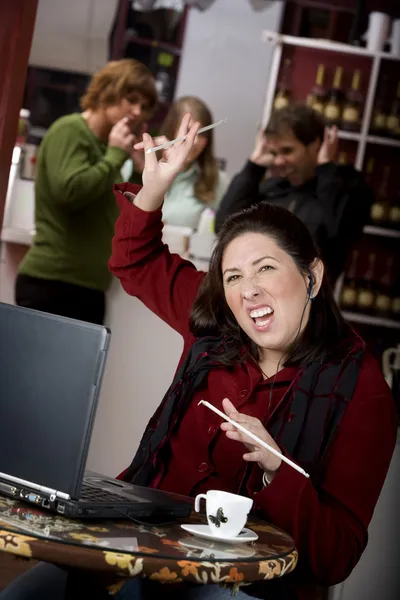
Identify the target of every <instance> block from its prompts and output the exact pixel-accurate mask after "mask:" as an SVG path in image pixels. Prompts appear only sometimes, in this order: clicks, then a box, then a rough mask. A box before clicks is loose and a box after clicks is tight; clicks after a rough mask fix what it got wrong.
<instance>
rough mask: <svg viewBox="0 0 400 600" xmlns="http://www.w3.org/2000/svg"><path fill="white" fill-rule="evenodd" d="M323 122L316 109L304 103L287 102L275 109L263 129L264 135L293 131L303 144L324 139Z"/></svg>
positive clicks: (284, 133)
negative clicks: (287, 103) (286, 104)
mask: <svg viewBox="0 0 400 600" xmlns="http://www.w3.org/2000/svg"><path fill="white" fill-rule="evenodd" d="M324 129H325V123H324V120H323V118H322V117H321V115H320V114H319V113H317V111H316V110H314V109H313V108H310V107H309V106H306V105H304V104H289V105H288V106H285V107H284V108H280V109H278V110H275V111H274V112H273V113H272V115H271V118H270V120H269V123H268V125H267V127H266V129H265V132H264V133H265V135H266V136H278V137H280V136H282V135H286V134H287V133H293V135H294V137H295V138H296V139H297V140H299V142H301V143H302V144H304V146H308V145H309V144H311V143H312V142H315V140H318V139H319V140H321V142H322V140H323V139H324Z"/></svg>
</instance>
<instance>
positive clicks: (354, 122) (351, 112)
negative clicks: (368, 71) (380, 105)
mask: <svg viewBox="0 0 400 600" xmlns="http://www.w3.org/2000/svg"><path fill="white" fill-rule="evenodd" d="M360 78H361V72H360V70H359V69H357V70H356V71H354V75H353V79H352V82H351V88H350V90H349V91H348V92H347V94H346V99H345V101H344V104H343V112H342V122H341V127H342V129H346V130H347V131H359V130H360V127H361V108H362V102H363V99H362V96H361V93H360Z"/></svg>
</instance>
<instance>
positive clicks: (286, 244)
mask: <svg viewBox="0 0 400 600" xmlns="http://www.w3.org/2000/svg"><path fill="white" fill-rule="evenodd" d="M246 233H262V234H264V235H268V236H270V237H272V238H273V239H274V240H275V242H276V243H277V244H278V246H279V247H280V248H281V249H282V250H284V251H285V252H286V253H287V254H289V256H291V258H292V259H293V261H294V263H295V264H296V266H297V268H298V269H299V271H300V272H301V273H304V274H305V275H307V274H308V273H309V269H310V268H311V267H312V266H313V263H314V262H315V260H316V259H320V253H319V251H318V249H317V247H316V244H315V243H314V241H313V238H312V236H311V234H310V233H309V231H308V229H307V227H306V226H305V225H304V224H303V223H302V221H300V219H298V218H297V217H295V216H294V215H293V214H292V213H291V212H289V211H288V210H286V209H285V208H281V207H278V206H273V205H271V204H266V203H261V204H257V205H254V206H252V207H250V208H247V209H245V210H242V211H241V212H238V213H236V214H234V215H232V216H231V217H229V218H228V219H227V220H226V221H225V223H224V225H223V226H222V229H221V230H220V233H219V236H218V241H217V244H216V246H215V248H214V251H213V253H212V257H211V261H210V267H209V271H208V273H207V275H206V276H205V278H204V280H203V282H202V284H201V287H200V289H199V292H198V295H197V298H196V300H195V302H194V304H193V307H192V312H191V316H190V329H191V331H192V333H193V334H194V335H195V336H197V337H202V336H205V335H221V334H222V335H224V336H226V338H227V339H229V343H228V344H226V350H225V351H224V354H223V355H219V357H218V359H219V360H220V361H221V362H222V363H223V364H225V365H233V364H234V363H236V362H237V361H239V360H241V358H242V356H243V346H245V347H246V348H247V349H248V351H249V352H250V354H251V356H252V357H253V358H254V359H256V360H258V359H259V349H258V346H257V345H256V344H255V343H254V342H253V341H252V340H251V339H250V338H249V337H248V336H247V335H246V334H245V332H244V331H242V330H241V329H240V327H239V325H238V323H237V321H236V319H235V317H234V316H233V313H232V312H231V310H230V308H229V307H228V304H227V302H226V300H225V292H224V285H223V276H222V259H223V255H224V252H225V250H226V248H227V246H228V244H230V243H231V242H232V241H233V240H234V239H236V238H237V237H239V236H241V235H244V234H246ZM299 329H300V323H299ZM351 337H352V336H351V330H350V328H349V326H348V325H347V324H346V322H345V321H344V319H343V317H342V315H341V313H340V311H339V309H338V307H337V305H336V302H335V300H334V298H333V294H332V290H331V287H330V284H329V282H328V279H327V277H326V275H325V274H324V277H323V281H322V284H321V287H320V289H319V291H318V294H317V295H316V296H315V298H314V299H313V300H312V303H311V310H310V318H309V321H308V323H307V325H306V326H305V328H304V330H303V331H302V332H301V333H300V334H299V336H298V337H297V339H296V340H295V341H294V342H293V344H292V347H291V348H289V351H288V353H287V357H286V361H285V366H289V365H292V366H301V367H303V366H305V365H307V364H309V363H311V362H325V361H327V360H330V359H334V357H335V356H336V354H337V351H338V349H339V346H340V348H341V349H342V350H343V349H344V345H348V347H350V346H351V345H352V344H351Z"/></svg>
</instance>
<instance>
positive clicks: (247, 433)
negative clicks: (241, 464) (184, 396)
mask: <svg viewBox="0 0 400 600" xmlns="http://www.w3.org/2000/svg"><path fill="white" fill-rule="evenodd" d="M199 404H204V406H206V407H207V408H209V409H210V410H212V411H214V412H215V413H216V414H217V415H219V416H220V417H221V418H222V419H224V420H225V421H228V423H230V424H231V425H233V426H234V427H236V428H237V429H239V431H241V432H242V433H245V434H246V435H248V436H249V437H250V438H252V439H253V440H254V441H255V442H257V444H260V446H262V447H263V448H265V449H266V450H269V451H270V452H272V454H275V456H279V458H280V459H281V460H283V462H285V463H287V464H288V465H290V466H291V467H293V469H296V471H298V472H299V473H301V474H302V475H304V477H310V476H309V474H308V473H306V472H305V470H304V469H302V468H301V467H299V465H296V463H294V462H293V461H292V460H290V458H286V456H284V455H283V454H282V453H281V452H279V451H278V450H275V448H273V447H272V446H270V445H269V444H267V443H266V442H263V440H260V438H259V437H257V436H256V435H254V433H251V431H248V430H247V429H246V427H243V425H239V423H236V421H233V420H232V419H230V418H229V417H228V416H227V415H226V414H225V413H223V412H222V411H220V410H218V408H215V406H213V405H212V404H210V403H209V402H207V400H200V402H199Z"/></svg>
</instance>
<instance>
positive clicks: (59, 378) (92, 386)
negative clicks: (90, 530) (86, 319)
mask: <svg viewBox="0 0 400 600" xmlns="http://www.w3.org/2000/svg"><path fill="white" fill-rule="evenodd" d="M108 340H109V331H108V330H107V329H106V328H105V327H101V326H97V325H91V324H88V323H82V322H81V321H75V320H72V319H67V318H64V317H58V316H54V315H49V314H46V313H42V312H38V311H34V310H29V309H25V308H20V307H16V306H11V305H8V304H1V303H0V473H5V474H7V475H12V476H14V477H19V478H21V479H24V480H27V481H31V482H33V483H37V484H40V485H42V486H46V487H49V488H51V489H55V490H57V491H62V492H64V493H67V494H69V495H70V496H71V497H72V498H76V497H78V494H79V491H80V486H81V481H82V477H83V472H84V469H85V465H86V458H87V453H88V448H89V442H90V437H91V433H92V427H93V419H94V415H95V410H96V406H97V398H98V393H99V388H100V383H101V378H102V374H103V368H104V362H105V357H106V352H107V348H108Z"/></svg>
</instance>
